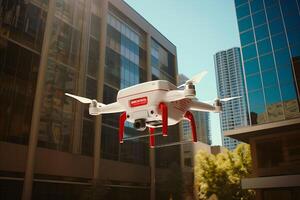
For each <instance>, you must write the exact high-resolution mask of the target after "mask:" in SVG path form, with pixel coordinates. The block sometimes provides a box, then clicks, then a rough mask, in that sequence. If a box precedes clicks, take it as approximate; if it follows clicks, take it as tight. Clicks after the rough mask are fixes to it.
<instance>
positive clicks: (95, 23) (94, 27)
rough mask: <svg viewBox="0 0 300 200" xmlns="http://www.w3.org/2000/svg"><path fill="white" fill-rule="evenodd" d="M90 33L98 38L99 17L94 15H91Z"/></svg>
mask: <svg viewBox="0 0 300 200" xmlns="http://www.w3.org/2000/svg"><path fill="white" fill-rule="evenodd" d="M91 35H93V36H94V37H96V38H97V39H99V38H100V18H99V17H98V16H96V15H93V14H92V15H91Z"/></svg>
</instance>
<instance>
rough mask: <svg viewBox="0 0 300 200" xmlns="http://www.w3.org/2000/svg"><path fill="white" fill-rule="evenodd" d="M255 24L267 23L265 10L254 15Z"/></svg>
mask: <svg viewBox="0 0 300 200" xmlns="http://www.w3.org/2000/svg"><path fill="white" fill-rule="evenodd" d="M252 19H253V24H254V26H259V25H261V24H265V23H266V15H265V11H261V12H258V13H255V14H254V15H252Z"/></svg>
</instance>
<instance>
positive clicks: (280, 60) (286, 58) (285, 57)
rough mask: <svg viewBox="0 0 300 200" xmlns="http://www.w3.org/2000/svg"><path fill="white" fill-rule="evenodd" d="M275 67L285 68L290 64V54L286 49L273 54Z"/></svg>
mask: <svg viewBox="0 0 300 200" xmlns="http://www.w3.org/2000/svg"><path fill="white" fill-rule="evenodd" d="M275 59H276V64H277V66H285V65H288V64H290V63H291V59H290V53H289V50H288V49H283V50H280V51H276V52H275Z"/></svg>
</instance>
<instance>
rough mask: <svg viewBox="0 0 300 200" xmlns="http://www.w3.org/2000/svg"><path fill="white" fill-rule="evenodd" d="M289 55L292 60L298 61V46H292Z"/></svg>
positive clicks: (299, 52)
mask: <svg viewBox="0 0 300 200" xmlns="http://www.w3.org/2000/svg"><path fill="white" fill-rule="evenodd" d="M291 53H292V57H293V59H294V60H299V58H300V45H297V46H292V47H291Z"/></svg>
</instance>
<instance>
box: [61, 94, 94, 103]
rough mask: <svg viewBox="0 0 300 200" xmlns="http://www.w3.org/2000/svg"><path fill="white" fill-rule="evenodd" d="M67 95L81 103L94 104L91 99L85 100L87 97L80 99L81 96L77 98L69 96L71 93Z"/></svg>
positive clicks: (72, 95)
mask: <svg viewBox="0 0 300 200" xmlns="http://www.w3.org/2000/svg"><path fill="white" fill-rule="evenodd" d="M65 95H67V96H69V97H72V98H74V99H76V100H78V101H80V102H81V103H92V100H91V99H88V98H85V97H80V96H76V95H74V94H69V93H65Z"/></svg>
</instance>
